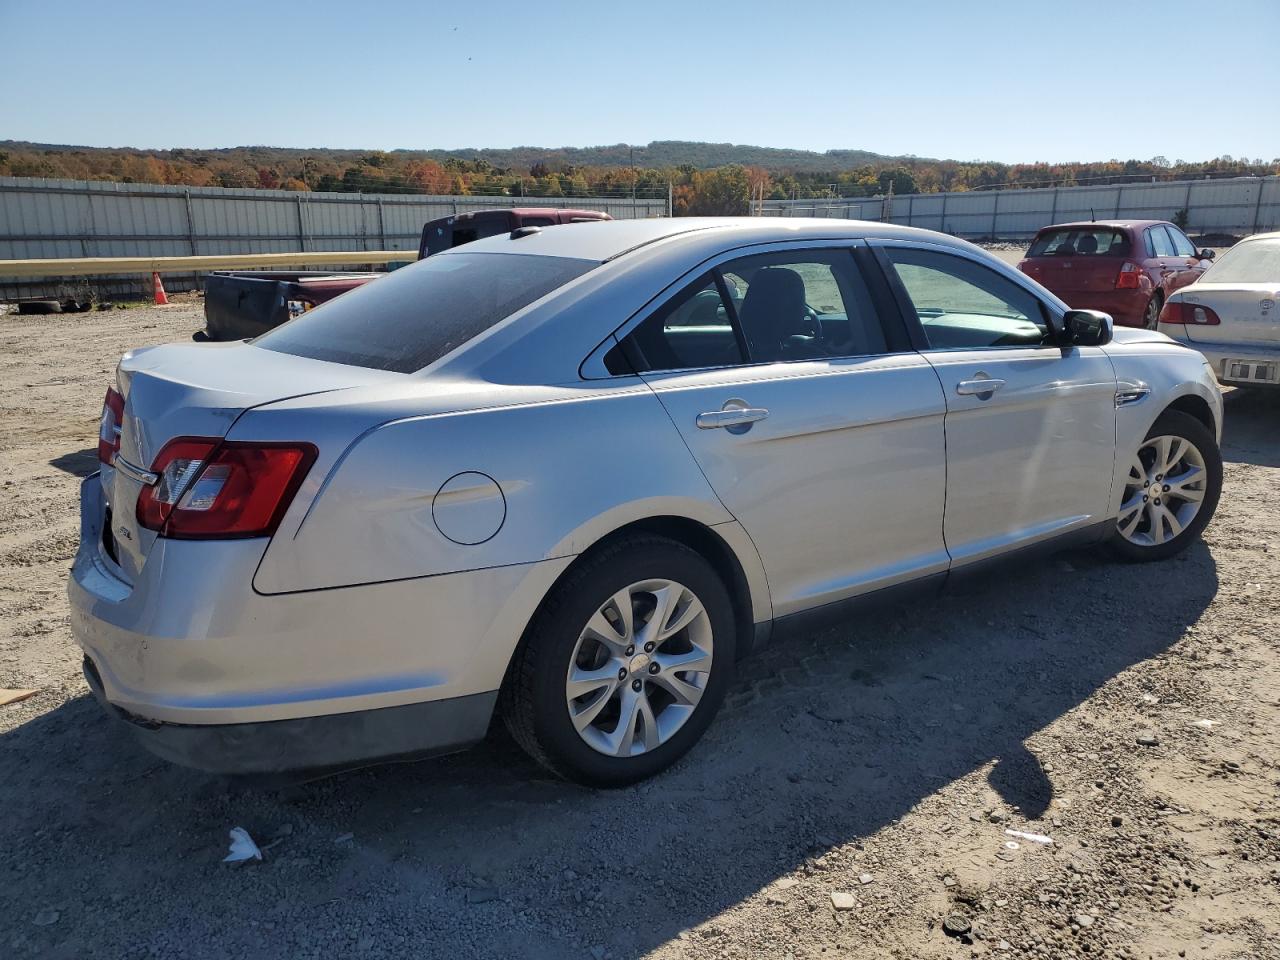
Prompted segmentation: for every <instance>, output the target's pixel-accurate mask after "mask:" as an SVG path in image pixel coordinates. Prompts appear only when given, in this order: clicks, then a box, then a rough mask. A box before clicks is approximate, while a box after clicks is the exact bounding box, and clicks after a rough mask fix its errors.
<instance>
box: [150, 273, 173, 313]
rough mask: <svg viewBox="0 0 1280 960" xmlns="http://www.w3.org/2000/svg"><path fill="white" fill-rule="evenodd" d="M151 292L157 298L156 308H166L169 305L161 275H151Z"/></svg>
mask: <svg viewBox="0 0 1280 960" xmlns="http://www.w3.org/2000/svg"><path fill="white" fill-rule="evenodd" d="M151 290H152V292H153V293H154V294H155V296H156V306H157V307H165V306H168V305H169V298H168V297H166V296H165V294H164V284H163V283H161V282H160V274H158V273H153V274H151Z"/></svg>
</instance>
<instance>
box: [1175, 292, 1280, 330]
mask: <svg viewBox="0 0 1280 960" xmlns="http://www.w3.org/2000/svg"><path fill="white" fill-rule="evenodd" d="M1178 299H1179V300H1181V301H1182V302H1183V303H1192V304H1198V305H1200V306H1205V307H1208V308H1209V309H1210V310H1212V311H1213V312H1214V313H1216V314H1217V315H1218V319H1219V320H1220V321H1221V322H1220V323H1218V324H1216V325H1208V324H1199V323H1188V324H1187V325H1186V331H1187V339H1188V340H1190V341H1191V342H1192V343H1253V342H1265V343H1269V344H1272V345H1273V346H1280V283H1233V284H1219V283H1205V282H1204V281H1200V282H1199V283H1196V284H1194V285H1193V286H1189V287H1187V288H1186V289H1185V290H1183V291H1181V292H1180V293H1179V294H1178Z"/></svg>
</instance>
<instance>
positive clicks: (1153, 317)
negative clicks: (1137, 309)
mask: <svg viewBox="0 0 1280 960" xmlns="http://www.w3.org/2000/svg"><path fill="white" fill-rule="evenodd" d="M1142 326H1143V327H1144V328H1146V329H1147V330H1154V329H1156V327H1158V326H1160V301H1159V300H1158V299H1157V298H1156V297H1152V298H1151V299H1150V300H1148V301H1147V309H1146V310H1144V311H1142Z"/></svg>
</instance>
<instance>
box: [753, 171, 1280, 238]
mask: <svg viewBox="0 0 1280 960" xmlns="http://www.w3.org/2000/svg"><path fill="white" fill-rule="evenodd" d="M1184 209H1185V210H1186V211H1187V232H1188V233H1191V234H1195V235H1204V234H1229V235H1231V236H1237V237H1240V236H1246V235H1248V234H1251V233H1259V232H1262V231H1266V230H1278V229H1280V177H1235V178H1232V179H1229V180H1171V181H1160V182H1157V183H1123V184H1109V185H1107V186H1083V187H1043V188H1036V189H1029V190H1012V189H1005V190H973V191H968V192H964V193H913V194H903V195H901V196H896V197H893V198H892V199H890V198H887V197H859V198H844V199H833V200H766V201H765V203H764V207H763V209H762V211H761V212H762V213H763V214H764V215H765V216H774V217H840V218H847V219H851V220H877V221H887V222H890V223H897V224H902V225H904V226H911V227H924V228H925V229H928V230H941V231H943V232H945V233H952V234H955V235H956V236H961V237H982V238H986V237H996V238H1002V239H1016V238H1022V237H1029V236H1031V235H1032V234H1034V233H1035V232H1036V231H1037V230H1039V229H1040V228H1041V227H1045V226H1048V225H1049V224H1052V223H1064V222H1067V221H1071V220H1093V219H1097V220H1117V219H1130V220H1172V219H1173V218H1174V216H1175V215H1176V214H1177V213H1178V211H1180V210H1184Z"/></svg>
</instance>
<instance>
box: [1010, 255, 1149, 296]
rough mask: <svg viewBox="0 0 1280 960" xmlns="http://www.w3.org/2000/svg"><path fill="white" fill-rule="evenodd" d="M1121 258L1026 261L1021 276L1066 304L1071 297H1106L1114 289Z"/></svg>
mask: <svg viewBox="0 0 1280 960" xmlns="http://www.w3.org/2000/svg"><path fill="white" fill-rule="evenodd" d="M1124 262H1125V258H1124V257H1111V256H1099V255H1097V254H1092V255H1085V256H1068V255H1065V254H1062V255H1057V256H1050V257H1028V258H1027V259H1026V260H1024V261H1023V262H1022V272H1023V273H1025V274H1026V275H1027V276H1029V277H1031V279H1033V280H1035V281H1036V282H1038V283H1041V284H1043V285H1044V286H1046V287H1048V288H1049V289H1050V290H1052V291H1053V292H1054V293H1056V294H1057V295H1058V296H1060V297H1062V299H1064V300H1066V301H1067V303H1068V304H1070V303H1071V295H1072V294H1080V293H1106V292H1109V291H1111V290H1114V289H1115V288H1116V277H1117V276H1118V275H1119V273H1120V268H1121V267H1123V266H1124Z"/></svg>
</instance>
